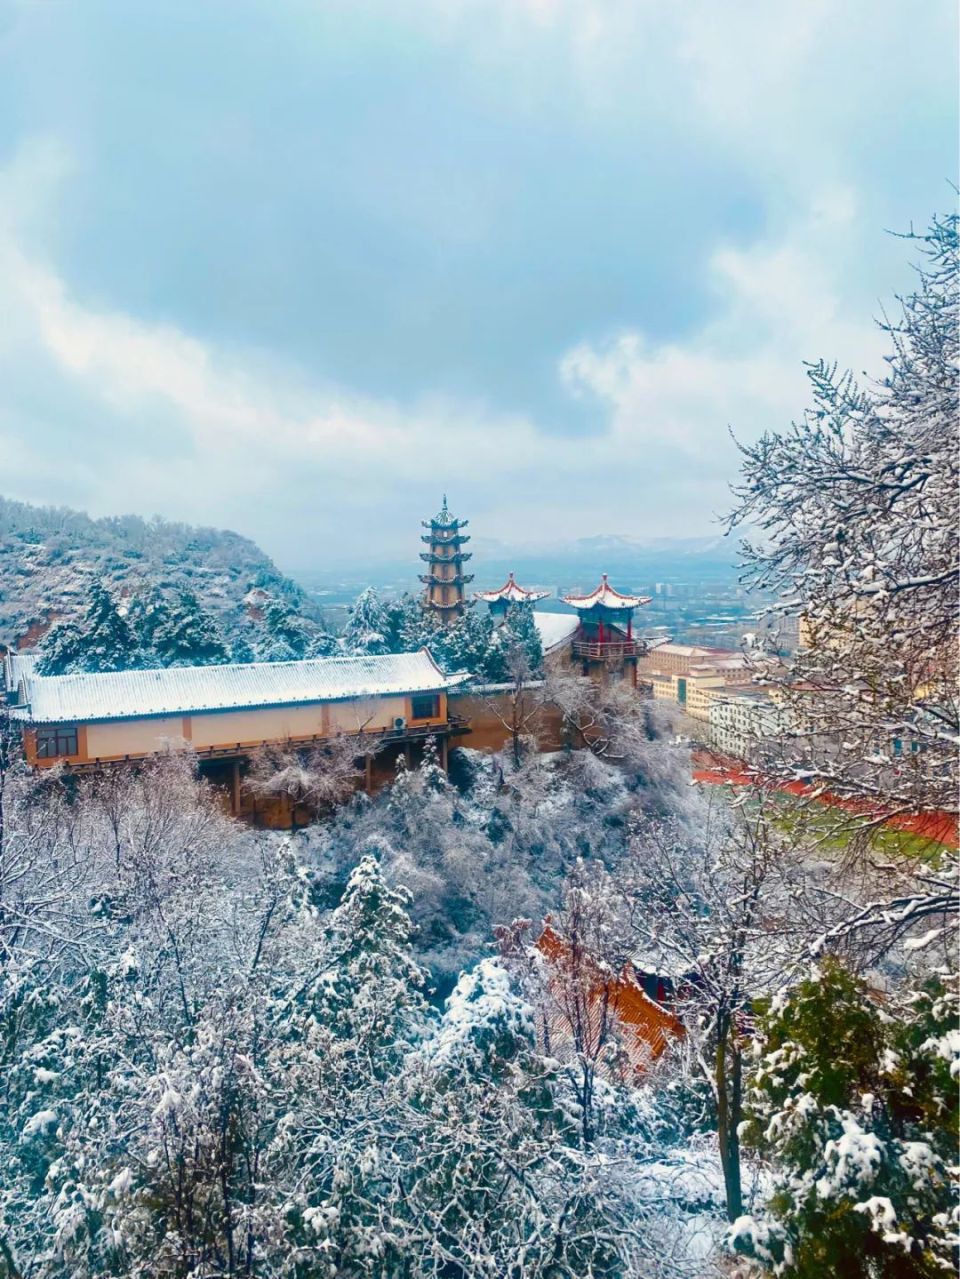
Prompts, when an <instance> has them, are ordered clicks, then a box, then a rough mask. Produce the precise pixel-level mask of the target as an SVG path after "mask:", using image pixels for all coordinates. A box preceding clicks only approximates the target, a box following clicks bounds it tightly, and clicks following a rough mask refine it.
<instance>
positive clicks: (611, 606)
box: [563, 573, 650, 686]
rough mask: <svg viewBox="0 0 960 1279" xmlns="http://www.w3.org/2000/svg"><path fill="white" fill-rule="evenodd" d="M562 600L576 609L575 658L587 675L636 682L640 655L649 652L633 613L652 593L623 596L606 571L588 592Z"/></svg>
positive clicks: (567, 596)
mask: <svg viewBox="0 0 960 1279" xmlns="http://www.w3.org/2000/svg"><path fill="white" fill-rule="evenodd" d="M563 602H564V603H565V604H569V605H571V607H573V608H575V609H576V610H577V615H578V617H579V619H580V625H579V628H578V630H577V634H576V635H575V636H574V640H573V657H574V660H576V661H579V662H580V663H581V664H582V667H583V673H584V675H592V676H594V677H595V678H601V679H607V678H609V677H610V676H611V675H614V676H615V677H616V678H623V677H624V676H627V677H629V679H630V682H631V683H632V684H633V685H634V686H636V683H637V658H638V657H639V656H641V655H642V654H643V653H644V652H646V645H645V644H644V642H643V640H637V639H635V638H634V635H633V613H634V610H635V609H637V608H641V607H642V606H643V605H644V604H649V603H650V596H649V595H623V594H622V593H621V592H620V591H618V590H615V589H614V588H613V587H612V586H611V585H610V582H609V580H608V578H607V575H606V573H604V574H603V576H602V577H601V579H600V585H599V586H598V587H597V588H596V590H593V591H591V592H590V594H589V595H566V596H564V600H563Z"/></svg>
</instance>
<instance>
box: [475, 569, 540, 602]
mask: <svg viewBox="0 0 960 1279" xmlns="http://www.w3.org/2000/svg"><path fill="white" fill-rule="evenodd" d="M549 594H550V592H549V591H526V590H524V588H523V587H522V586H520V585H518V583H517V581H516V580H515V578H514V576H513V574H512V573H511V574H510V576H509V577H508V578H507V580H506V581H505V582H504V584H503V585H502V586H501V587H500V589H499V590H498V591H474V595H476V597H477V599H478V600H484V601H485V602H486V603H487V604H493V603H494V602H495V601H497V600H507V601H508V602H509V603H511V604H523V603H527V604H529V603H531V602H532V601H533V600H545V599H546V598H547V596H548V595H549Z"/></svg>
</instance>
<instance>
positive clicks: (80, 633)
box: [37, 621, 85, 675]
mask: <svg viewBox="0 0 960 1279" xmlns="http://www.w3.org/2000/svg"><path fill="white" fill-rule="evenodd" d="M84 639H85V634H84V630H83V627H82V626H81V625H80V623H79V622H73V621H63V622H57V623H56V624H55V625H54V626H51V628H50V630H49V631H48V632H47V633H46V635H45V636H44V637H43V639H42V640H41V641H40V645H39V650H38V653H37V671H38V672H39V673H40V674H41V675H72V674H73V673H74V672H76V671H80V670H83V669H84V666H83V655H84Z"/></svg>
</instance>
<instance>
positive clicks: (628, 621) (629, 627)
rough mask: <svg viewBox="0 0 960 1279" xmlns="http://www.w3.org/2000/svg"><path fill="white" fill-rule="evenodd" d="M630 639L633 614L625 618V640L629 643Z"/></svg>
mask: <svg viewBox="0 0 960 1279" xmlns="http://www.w3.org/2000/svg"><path fill="white" fill-rule="evenodd" d="M632 639H633V614H632V613H630V614H629V615H628V617H627V640H628V641H629V640H632Z"/></svg>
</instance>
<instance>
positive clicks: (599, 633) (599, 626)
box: [597, 617, 603, 644]
mask: <svg viewBox="0 0 960 1279" xmlns="http://www.w3.org/2000/svg"><path fill="white" fill-rule="evenodd" d="M597 638H598V640H599V641H600V643H601V644H602V643H603V618H602V617H601V618H600V619H599V621H598V622H597Z"/></svg>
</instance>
